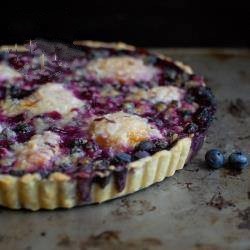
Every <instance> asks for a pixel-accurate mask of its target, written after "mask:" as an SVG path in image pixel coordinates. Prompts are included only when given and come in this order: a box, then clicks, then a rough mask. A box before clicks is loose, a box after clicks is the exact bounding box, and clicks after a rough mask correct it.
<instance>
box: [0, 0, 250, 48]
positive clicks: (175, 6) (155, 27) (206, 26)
mask: <svg viewBox="0 0 250 250" xmlns="http://www.w3.org/2000/svg"><path fill="white" fill-rule="evenodd" d="M247 2H248V1H235V2H232V3H230V2H229V1H227V2H226V1H219V0H218V1H217V2H211V1H202V0H201V1H184V0H175V1H163V0H153V1H152V0H151V1H119V0H117V1H95V0H94V1H88V2H85V1H81V2H80V3H77V2H74V1H71V2H69V1H67V6H63V5H62V3H60V4H55V6H56V8H54V7H53V6H50V7H48V6H49V4H48V3H46V2H33V3H32V4H26V5H25V6H24V4H23V1H22V3H21V4H20V6H17V3H15V2H14V1H12V2H11V3H10V4H8V6H2V7H1V14H0V22H1V23H0V26H1V33H0V43H1V44H13V43H22V42H24V41H27V40H29V39H35V38H47V39H52V40H62V41H64V42H71V41H72V40H76V39H78V40H80V39H92V40H104V41H119V40H120V41H125V42H127V43H131V44H135V45H138V46H150V47H157V46H158V47H249V46H250V9H249V6H248V4H247ZM45 6H46V7H45Z"/></svg>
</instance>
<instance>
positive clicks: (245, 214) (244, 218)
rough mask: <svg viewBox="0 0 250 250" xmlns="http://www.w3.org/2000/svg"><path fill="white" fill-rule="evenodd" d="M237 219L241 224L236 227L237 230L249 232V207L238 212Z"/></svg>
mask: <svg viewBox="0 0 250 250" xmlns="http://www.w3.org/2000/svg"><path fill="white" fill-rule="evenodd" d="M238 217H239V218H240V219H241V223H240V224H239V225H238V228H239V229H247V230H250V207H247V208H246V209H244V210H240V211H239V213H238Z"/></svg>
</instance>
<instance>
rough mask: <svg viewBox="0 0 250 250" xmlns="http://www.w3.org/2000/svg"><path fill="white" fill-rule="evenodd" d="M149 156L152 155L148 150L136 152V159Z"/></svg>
mask: <svg viewBox="0 0 250 250" xmlns="http://www.w3.org/2000/svg"><path fill="white" fill-rule="evenodd" d="M147 156H150V154H149V153H148V152H147V151H137V152H135V154H134V158H135V159H141V158H145V157H147Z"/></svg>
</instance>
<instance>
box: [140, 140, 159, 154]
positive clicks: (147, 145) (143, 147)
mask: <svg viewBox="0 0 250 250" xmlns="http://www.w3.org/2000/svg"><path fill="white" fill-rule="evenodd" d="M154 148H155V145H154V143H153V142H150V141H143V142H141V143H140V144H139V145H138V146H137V149H138V151H148V152H150V151H151V150H153V149H154Z"/></svg>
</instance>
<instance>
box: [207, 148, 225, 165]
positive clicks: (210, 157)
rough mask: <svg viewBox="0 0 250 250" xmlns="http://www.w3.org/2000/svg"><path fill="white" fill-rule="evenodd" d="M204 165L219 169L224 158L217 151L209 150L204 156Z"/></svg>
mask: <svg viewBox="0 0 250 250" xmlns="http://www.w3.org/2000/svg"><path fill="white" fill-rule="evenodd" d="M205 160H206V163H207V165H208V166H209V167H211V168H215V169H217V168H221V167H223V166H224V164H225V157H224V155H223V154H222V152H221V151H220V150H219V149H211V150H209V151H207V153H206V155H205Z"/></svg>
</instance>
